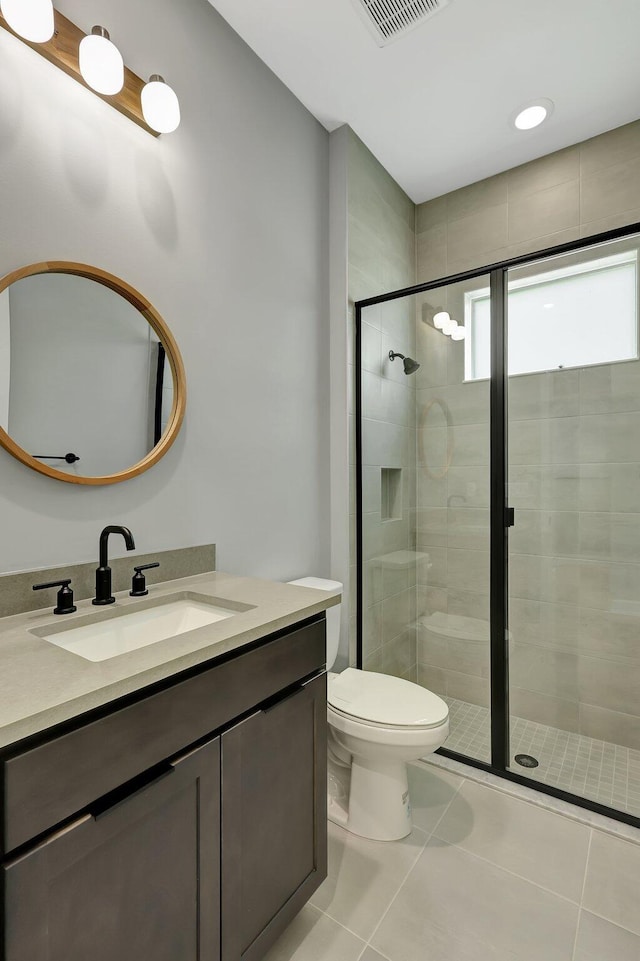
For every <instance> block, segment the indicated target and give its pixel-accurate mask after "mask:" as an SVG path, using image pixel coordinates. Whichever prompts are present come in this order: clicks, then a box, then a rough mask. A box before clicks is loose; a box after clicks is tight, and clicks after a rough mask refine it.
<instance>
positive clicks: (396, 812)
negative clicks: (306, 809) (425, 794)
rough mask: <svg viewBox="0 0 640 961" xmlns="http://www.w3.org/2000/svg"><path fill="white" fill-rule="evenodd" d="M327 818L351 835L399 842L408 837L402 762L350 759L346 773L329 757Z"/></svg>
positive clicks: (406, 789) (408, 813) (407, 803)
mask: <svg viewBox="0 0 640 961" xmlns="http://www.w3.org/2000/svg"><path fill="white" fill-rule="evenodd" d="M328 802H329V803H328V817H329V820H330V821H333V822H334V823H335V824H339V825H340V826H341V827H343V828H346V830H347V831H350V832H351V833H352V834H357V835H359V836H360V837H363V838H370V839H371V840H373V841H399V840H400V839H401V838H405V837H407V835H408V834H411V828H412V823H411V803H410V800H409V785H408V781H407V765H406V762H405V761H396V760H391V761H390V760H377V761H375V762H371V761H369V760H368V759H366V758H357V759H356V758H354V759H353V761H352V764H351V767H350V769H349V768H347V769H345V767H343V766H342V765H341V764H340V765H338V764H336V763H335V761H333V760H332V758H331V756H330V757H329V797H328Z"/></svg>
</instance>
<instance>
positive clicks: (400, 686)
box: [327, 667, 449, 732]
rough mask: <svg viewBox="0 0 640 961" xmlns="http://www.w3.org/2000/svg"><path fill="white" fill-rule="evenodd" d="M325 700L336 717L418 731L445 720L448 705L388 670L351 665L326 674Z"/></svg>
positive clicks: (384, 727)
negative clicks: (363, 668) (362, 668)
mask: <svg viewBox="0 0 640 961" xmlns="http://www.w3.org/2000/svg"><path fill="white" fill-rule="evenodd" d="M327 701H328V706H329V710H330V712H331V713H332V714H333V715H334V717H335V718H336V720H337V719H338V718H342V719H343V722H342V724H340V727H342V729H343V730H344V726H343V725H344V723H345V722H349V721H350V722H351V724H353V723H354V722H355V723H357V724H360V725H363V726H366V727H367V728H372V729H379V730H393V731H397V732H400V731H402V732H411V731H415V732H419V731H426V730H430V729H432V728H440V727H442V726H443V725H444V724H446V723H447V722H448V718H449V708H448V706H447V704H446V702H445V701H443V700H442V698H440V697H438V695H437V694H433V693H432V692H431V691H428V690H427V689H426V688H424V687H420V685H418V684H414V683H413V682H411V681H406V680H404V679H403V678H399V677H393V676H391V675H389V674H377V673H375V672H373V671H360V670H355V669H354V668H352V667H349V668H347V669H346V670H345V671H343V672H342V674H335V675H329V683H328V692H327Z"/></svg>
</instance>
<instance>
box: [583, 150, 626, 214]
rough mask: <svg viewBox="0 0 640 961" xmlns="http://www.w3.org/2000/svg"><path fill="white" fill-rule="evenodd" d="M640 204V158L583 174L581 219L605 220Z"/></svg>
mask: <svg viewBox="0 0 640 961" xmlns="http://www.w3.org/2000/svg"><path fill="white" fill-rule="evenodd" d="M635 207H640V157H637V158H636V159H634V160H629V161H627V162H626V163H621V164H614V165H613V166H611V167H604V168H603V169H602V170H599V171H598V172H597V173H594V174H592V175H589V176H583V178H582V188H581V195H580V221H581V222H582V223H587V222H589V221H593V220H601V219H602V218H604V217H610V216H611V215H612V214H616V213H620V212H622V211H625V210H629V209H633V208H635Z"/></svg>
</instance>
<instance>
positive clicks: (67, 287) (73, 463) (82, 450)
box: [0, 261, 186, 484]
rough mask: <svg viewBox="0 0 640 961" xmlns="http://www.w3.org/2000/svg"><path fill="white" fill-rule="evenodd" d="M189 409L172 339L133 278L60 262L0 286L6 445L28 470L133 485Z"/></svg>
mask: <svg viewBox="0 0 640 961" xmlns="http://www.w3.org/2000/svg"><path fill="white" fill-rule="evenodd" d="M185 403H186V386H185V375H184V367H183V364H182V358H181V357H180V352H179V350H178V347H177V345H176V342H175V340H174V339H173V336H172V334H171V331H170V330H169V328H168V327H167V325H166V324H165V322H164V321H163V319H162V317H160V315H159V314H158V313H157V311H156V310H155V309H154V308H153V306H152V305H151V304H150V303H149V302H148V301H147V300H145V298H144V297H142V296H141V294H139V293H138V292H137V291H136V290H134V289H133V288H132V287H130V286H129V285H128V284H126V283H125V282H124V281H122V280H119V279H118V278H117V277H114V276H112V275H111V274H107V273H105V272H104V271H102V270H99V269H98V268H96V267H89V266H86V265H84V264H74V263H66V262H62V261H61V262H52V263H44V264H32V265H31V266H30V267H24V268H22V269H21V270H16V271H14V272H13V273H11V274H9V275H8V276H7V277H5V278H4V279H3V280H2V281H0V444H2V446H3V447H5V448H6V449H7V450H8V451H9V452H10V453H11V454H13V455H14V457H17V458H18V459H19V460H21V461H22V463H23V464H26V465H27V466H28V467H31V468H33V470H37V471H39V472H40V473H41V474H46V475H47V476H49V477H55V478H56V479H57V480H61V481H67V482H68V483H72V484H114V483H116V482H118V481H122V480H127V479H128V478H129V477H135V476H136V475H137V474H141V473H142V472H143V471H145V470H147V469H148V468H149V467H151V466H152V465H153V464H155V463H156V461H158V460H159V459H160V458H161V457H162V456H163V454H165V453H166V451H167V450H168V449H169V447H170V446H171V444H172V443H173V441H174V440H175V438H176V435H177V433H178V431H179V429H180V425H181V423H182V420H183V417H184V409H185Z"/></svg>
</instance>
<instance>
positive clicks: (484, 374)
mask: <svg viewBox="0 0 640 961" xmlns="http://www.w3.org/2000/svg"><path fill="white" fill-rule="evenodd" d="M566 259H568V258H564V260H566ZM569 259H570V260H571V261H572V262H571V263H569V264H567V263H563V264H562V266H559V267H557V268H556V269H553V270H545V271H544V272H542V273H541V272H540V265H539V264H535V265H533V266H530V267H528V268H527V269H523V268H520V270H519V276H518V279H517V280H512V281H511V282H510V284H509V374H511V375H513V374H531V373H539V372H542V371H550V370H563V369H567V368H576V367H589V366H593V365H596V364H610V363H616V362H619V361H625V360H636V359H637V357H638V307H637V301H638V252H637V251H636V250H632V251H623V252H622V253H617V254H614V255H613V256H608V257H604V258H599V259H597V260H593V259H590V260H588V261H585V262H576V259H575V257H571V258H569ZM464 316H465V327H466V329H467V339H466V349H465V379H466V380H482V379H485V378H488V377H489V376H490V373H491V350H490V292H489V289H488V287H486V288H483V289H476V290H473V291H470V292H469V293H467V294H466V296H465V307H464Z"/></svg>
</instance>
